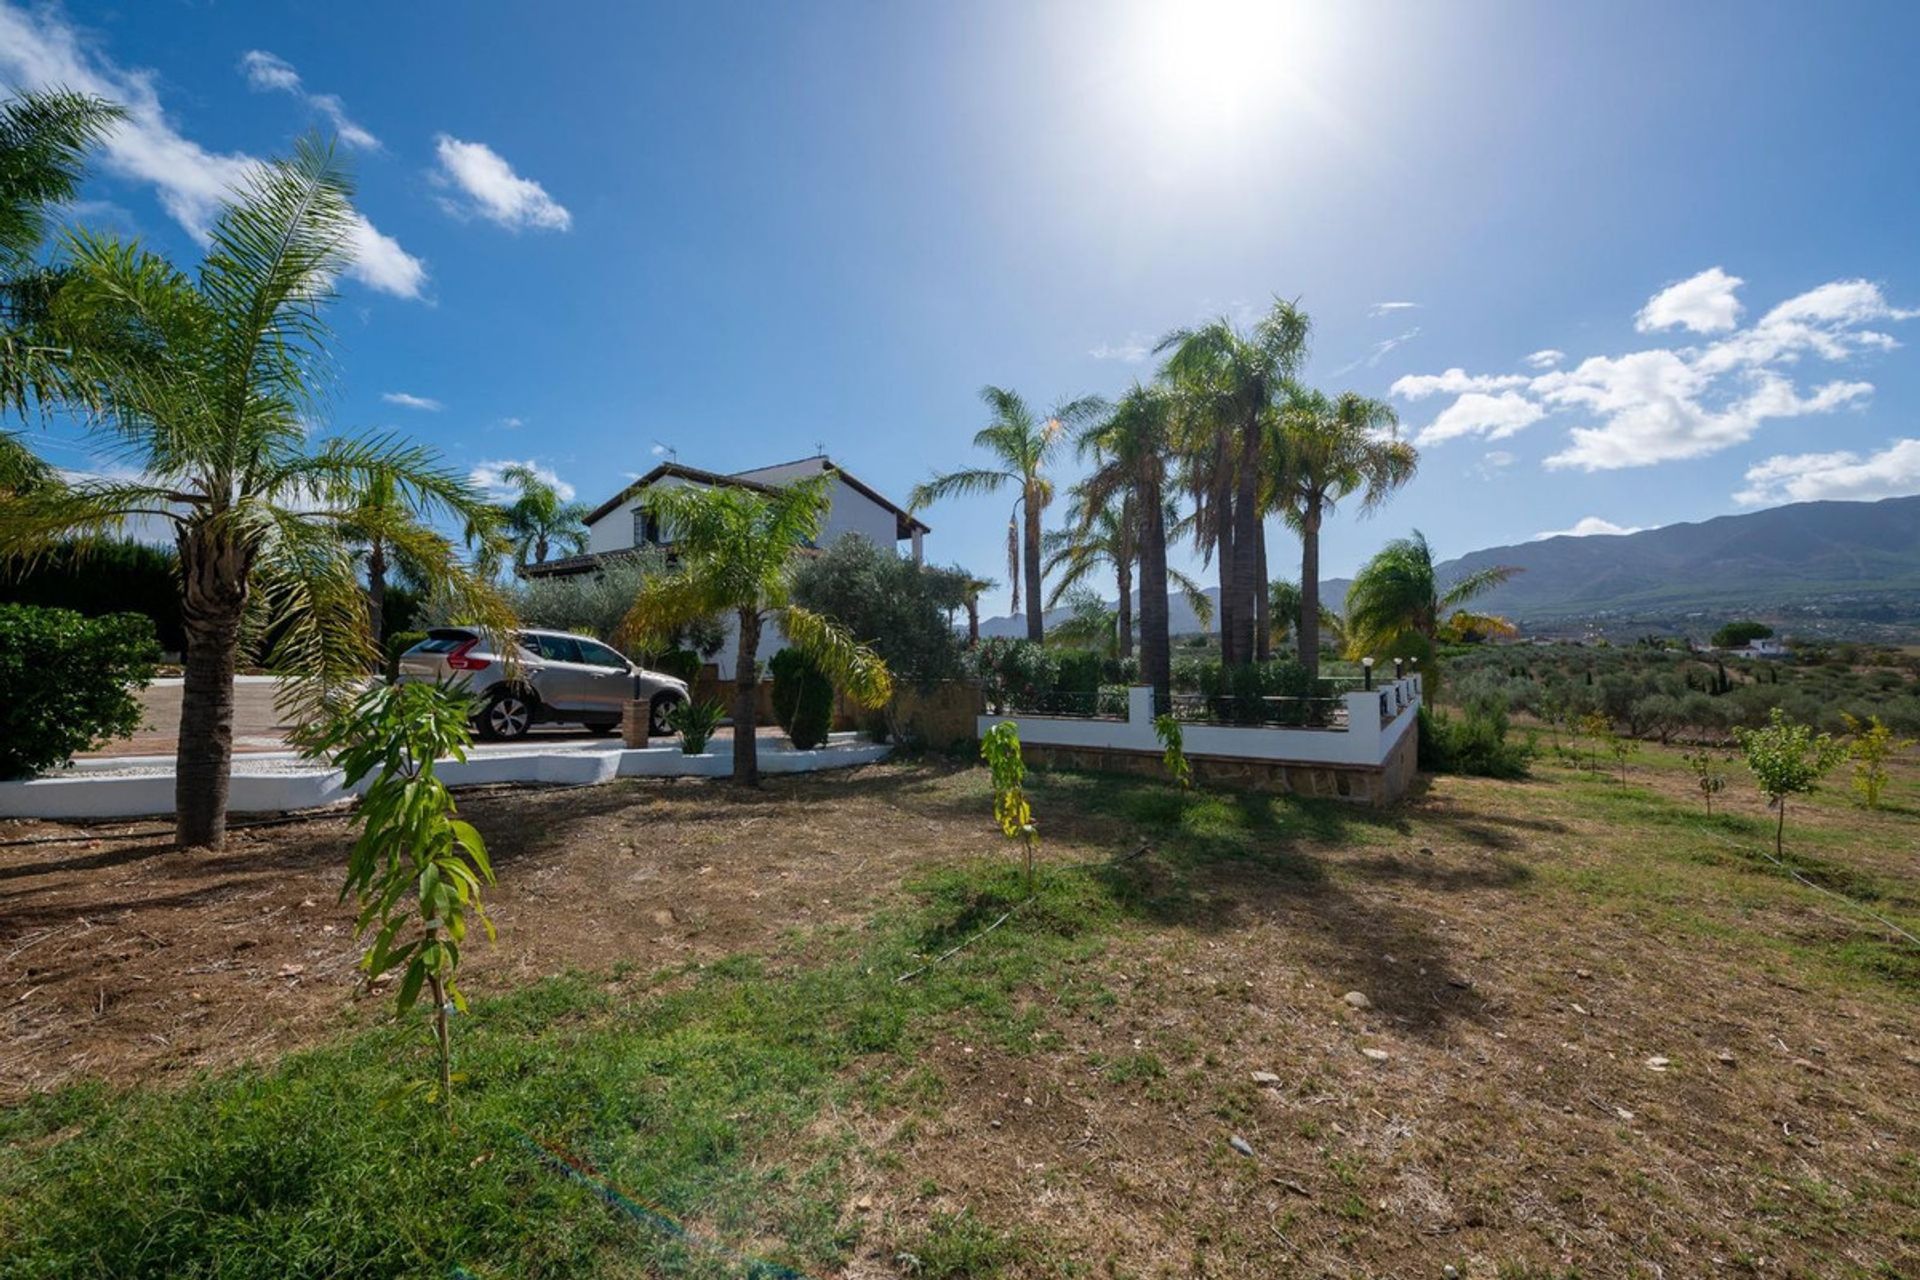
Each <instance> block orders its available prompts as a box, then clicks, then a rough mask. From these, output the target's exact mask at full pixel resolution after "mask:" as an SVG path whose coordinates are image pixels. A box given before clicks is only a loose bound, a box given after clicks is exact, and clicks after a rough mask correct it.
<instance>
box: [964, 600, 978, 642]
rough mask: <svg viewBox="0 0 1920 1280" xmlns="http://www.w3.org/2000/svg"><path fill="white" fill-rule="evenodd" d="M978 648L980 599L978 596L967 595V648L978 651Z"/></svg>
mask: <svg viewBox="0 0 1920 1280" xmlns="http://www.w3.org/2000/svg"><path fill="white" fill-rule="evenodd" d="M979 647H980V597H979V596H978V595H969V596H968V597H967V648H969V649H978V648H979Z"/></svg>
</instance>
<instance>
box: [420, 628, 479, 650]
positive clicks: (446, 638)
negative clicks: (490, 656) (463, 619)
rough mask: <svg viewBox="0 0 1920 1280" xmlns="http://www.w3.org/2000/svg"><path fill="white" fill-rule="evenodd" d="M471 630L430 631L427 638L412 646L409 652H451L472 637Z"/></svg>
mask: <svg viewBox="0 0 1920 1280" xmlns="http://www.w3.org/2000/svg"><path fill="white" fill-rule="evenodd" d="M474 638H475V637H474V634H473V633H472V632H471V631H430V632H428V633H427V638H426V639H425V640H422V641H421V642H420V643H419V644H417V645H415V646H413V648H412V649H410V650H409V651H408V652H410V653H452V652H453V651H454V650H455V649H458V648H459V647H460V646H461V645H463V644H465V643H467V642H468V641H469V640H472V639H474Z"/></svg>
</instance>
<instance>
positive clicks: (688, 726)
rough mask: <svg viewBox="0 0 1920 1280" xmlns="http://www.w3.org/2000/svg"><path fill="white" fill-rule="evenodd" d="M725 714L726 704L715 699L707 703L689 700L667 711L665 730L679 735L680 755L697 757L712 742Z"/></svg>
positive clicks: (674, 705)
mask: <svg viewBox="0 0 1920 1280" xmlns="http://www.w3.org/2000/svg"><path fill="white" fill-rule="evenodd" d="M726 714H727V705H726V703H724V702H721V701H720V700H719V699H717V698H716V699H713V700H712V701H709V702H695V701H694V700H693V699H691V698H689V699H687V700H686V701H685V702H676V703H674V704H673V706H672V707H670V708H669V709H668V710H667V717H666V719H667V728H669V729H671V730H673V731H674V732H675V733H677V734H679V735H680V752H681V754H682V755H689V756H697V755H700V754H702V753H704V752H705V751H706V749H707V743H709V742H711V741H712V740H713V731H714V730H715V729H718V728H719V727H720V721H721V720H722V718H724V717H725V716H726Z"/></svg>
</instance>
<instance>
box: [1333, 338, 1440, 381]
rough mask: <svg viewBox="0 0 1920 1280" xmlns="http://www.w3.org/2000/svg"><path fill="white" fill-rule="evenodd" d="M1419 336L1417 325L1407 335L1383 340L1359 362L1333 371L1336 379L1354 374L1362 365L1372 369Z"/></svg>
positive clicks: (1371, 348) (1350, 362) (1356, 361)
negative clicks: (1391, 353)
mask: <svg viewBox="0 0 1920 1280" xmlns="http://www.w3.org/2000/svg"><path fill="white" fill-rule="evenodd" d="M1419 336H1420V326H1418V325H1415V326H1414V327H1413V328H1411V329H1409V330H1407V331H1406V332H1405V333H1398V334H1395V335H1394V336H1393V337H1391V338H1382V339H1381V340H1380V341H1378V342H1376V343H1374V344H1373V346H1371V347H1369V348H1368V349H1367V354H1366V355H1364V356H1362V357H1360V358H1359V359H1358V360H1352V361H1349V362H1348V363H1346V364H1343V365H1341V366H1340V367H1339V368H1338V369H1335V370H1334V371H1333V376H1334V377H1336V378H1338V377H1342V376H1344V375H1346V374H1349V373H1352V372H1353V371H1354V370H1355V369H1358V368H1359V367H1360V366H1361V365H1365V366H1366V367H1367V368H1369V369H1371V368H1373V367H1374V366H1375V365H1377V364H1379V363H1380V362H1381V361H1382V360H1384V359H1386V358H1387V356H1388V354H1389V353H1390V352H1392V351H1394V350H1395V349H1396V348H1399V347H1404V346H1406V345H1407V344H1408V343H1409V342H1412V341H1413V340H1414V339H1415V338H1417V337H1419Z"/></svg>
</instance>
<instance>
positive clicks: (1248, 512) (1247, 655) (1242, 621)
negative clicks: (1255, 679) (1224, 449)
mask: <svg viewBox="0 0 1920 1280" xmlns="http://www.w3.org/2000/svg"><path fill="white" fill-rule="evenodd" d="M1245 434H1246V439H1245V440H1244V441H1243V442H1242V444H1241V447H1240V460H1239V461H1240V465H1239V468H1238V470H1237V472H1236V473H1235V477H1234V481H1235V487H1236V490H1237V491H1236V492H1235V494H1234V499H1233V522H1234V527H1233V562H1232V563H1233V573H1232V576H1233V592H1234V595H1233V600H1234V614H1233V650H1234V661H1235V662H1242V663H1244V662H1251V661H1252V660H1253V658H1254V639H1253V623H1254V596H1255V595H1256V594H1257V593H1256V591H1255V586H1256V585H1257V584H1256V582H1255V578H1256V576H1257V571H1256V569H1255V566H1254V557H1255V554H1256V544H1257V543H1258V542H1259V540H1260V471H1259V466H1260V433H1259V430H1258V428H1257V426H1256V425H1255V424H1251V423H1250V424H1249V425H1248V428H1247V431H1246V433H1245Z"/></svg>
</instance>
